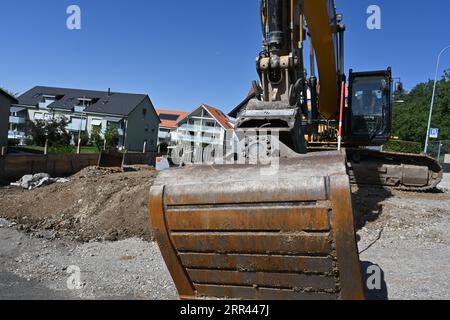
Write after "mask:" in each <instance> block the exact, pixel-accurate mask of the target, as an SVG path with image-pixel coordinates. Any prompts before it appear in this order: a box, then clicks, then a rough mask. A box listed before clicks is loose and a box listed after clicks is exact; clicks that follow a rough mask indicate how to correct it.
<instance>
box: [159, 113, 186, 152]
mask: <svg viewBox="0 0 450 320" xmlns="http://www.w3.org/2000/svg"><path fill="white" fill-rule="evenodd" d="M156 112H157V113H158V116H159V119H160V120H161V123H160V125H159V133H158V145H160V144H161V143H163V142H165V143H167V144H168V145H171V144H174V143H176V140H177V136H176V134H177V129H178V122H180V121H181V120H183V119H184V118H185V117H186V116H187V115H188V114H189V112H182V111H174V110H156Z"/></svg>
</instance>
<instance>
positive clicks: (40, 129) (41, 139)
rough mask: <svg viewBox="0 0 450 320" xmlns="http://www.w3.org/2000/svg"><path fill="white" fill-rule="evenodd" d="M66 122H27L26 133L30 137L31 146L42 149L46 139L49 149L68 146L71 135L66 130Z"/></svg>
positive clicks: (55, 120) (64, 120) (57, 120)
mask: <svg viewBox="0 0 450 320" xmlns="http://www.w3.org/2000/svg"><path fill="white" fill-rule="evenodd" d="M66 126H67V120H66V119H65V118H62V119H53V120H51V121H42V120H38V121H36V122H32V121H29V122H27V124H26V129H25V130H26V133H27V135H28V136H30V137H31V139H32V142H33V144H35V145H37V146H40V147H43V146H45V142H46V140H47V139H48V146H49V147H65V146H69V144H70V140H71V138H72V137H71V135H70V133H68V132H67V129H66Z"/></svg>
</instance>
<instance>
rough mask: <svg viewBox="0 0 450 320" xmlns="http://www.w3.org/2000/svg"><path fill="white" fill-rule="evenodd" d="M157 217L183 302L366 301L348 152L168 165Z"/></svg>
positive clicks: (153, 209) (158, 191) (157, 195)
mask: <svg viewBox="0 0 450 320" xmlns="http://www.w3.org/2000/svg"><path fill="white" fill-rule="evenodd" d="M150 216H151V222H152V227H153V230H154V234H155V237H156V240H157V242H158V244H159V247H160V250H161V253H162V255H163V257H164V260H165V262H166V264H167V266H168V268H169V271H170V273H171V275H172V278H173V279H174V282H175V285H176V287H177V289H178V292H179V295H180V297H181V299H204V298H213V299H217V298H219V299H228V298H231V299H250V300H253V299H255V300H259V299H265V300H267V299H268V300H278V299H283V300H285V299H297V300H298V299H301V300H303V299H313V300H317V299H346V300H347V299H363V298H364V291H363V282H362V275H361V270H360V264H359V257H358V251H357V245H356V237H355V227H354V219H353V210H352V201H351V192H350V183H349V178H348V176H347V173H346V167H345V156H344V155H343V154H342V153H340V152H324V153H319V154H311V155H306V156H302V157H299V158H292V159H283V160H281V162H280V164H279V168H278V171H277V173H276V174H273V175H265V174H261V167H260V166H239V165H229V166H228V165H223V166H192V167H185V168H180V169H170V170H167V171H163V172H161V173H160V175H159V177H158V179H157V181H156V183H155V185H154V186H153V187H152V189H151V196H150Z"/></svg>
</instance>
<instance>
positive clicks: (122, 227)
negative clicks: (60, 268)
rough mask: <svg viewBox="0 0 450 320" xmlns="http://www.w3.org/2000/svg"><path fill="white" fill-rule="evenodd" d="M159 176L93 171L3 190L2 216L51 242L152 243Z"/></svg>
mask: <svg viewBox="0 0 450 320" xmlns="http://www.w3.org/2000/svg"><path fill="white" fill-rule="evenodd" d="M156 175H157V172H156V171H154V170H153V169H152V168H150V167H141V168H138V171H134V172H118V171H115V170H110V169H98V168H95V167H89V168H86V169H84V170H83V171H81V172H79V173H78V174H76V175H74V176H72V177H70V178H69V182H68V183H57V184H53V185H50V186H44V187H41V188H39V189H35V190H31V191H29V190H24V189H21V188H18V187H4V188H0V218H5V219H8V220H10V221H13V222H14V223H16V224H17V227H18V229H19V230H22V231H25V232H27V233H32V234H35V235H37V236H38V237H43V238H47V239H49V240H52V239H56V238H65V239H69V240H76V241H80V242H89V241H95V240H99V241H104V240H106V241H114V240H121V239H127V238H130V237H138V238H142V239H144V240H152V233H151V227H150V223H149V219H148V209H147V204H148V197H149V190H150V187H151V185H152V183H153V180H154V178H155V177H156Z"/></svg>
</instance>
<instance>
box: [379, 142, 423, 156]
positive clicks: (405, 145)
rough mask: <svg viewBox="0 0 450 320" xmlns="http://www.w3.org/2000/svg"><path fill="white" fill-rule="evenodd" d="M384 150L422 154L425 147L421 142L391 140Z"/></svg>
mask: <svg viewBox="0 0 450 320" xmlns="http://www.w3.org/2000/svg"><path fill="white" fill-rule="evenodd" d="M384 151H386V152H401V153H415V154H421V153H422V152H423V147H422V144H421V143H420V142H412V141H403V140H391V141H390V142H389V143H388V144H386V145H385V146H384Z"/></svg>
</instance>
